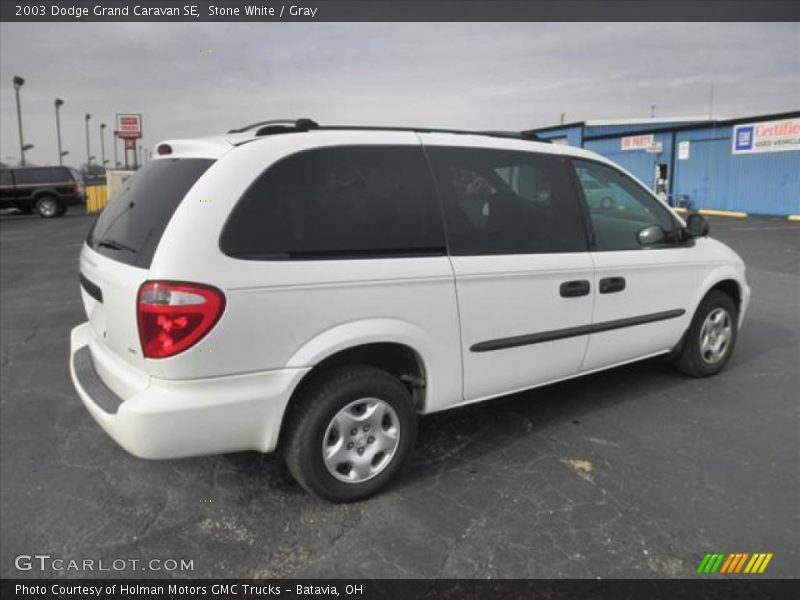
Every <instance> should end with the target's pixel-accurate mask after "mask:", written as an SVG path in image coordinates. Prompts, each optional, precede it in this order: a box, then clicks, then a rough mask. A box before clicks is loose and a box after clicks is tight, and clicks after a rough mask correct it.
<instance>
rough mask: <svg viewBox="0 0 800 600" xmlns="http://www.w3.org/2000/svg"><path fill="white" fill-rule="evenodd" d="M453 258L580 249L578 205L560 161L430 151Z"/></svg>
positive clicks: (583, 245)
mask: <svg viewBox="0 0 800 600" xmlns="http://www.w3.org/2000/svg"><path fill="white" fill-rule="evenodd" d="M426 150H427V152H428V156H429V158H430V160H431V164H432V166H433V170H434V173H435V175H436V179H437V183H438V185H439V193H440V194H441V197H442V201H443V204H444V212H445V219H446V224H447V241H448V247H449V249H450V253H451V254H454V255H481V254H539V253H552V252H585V251H586V250H587V242H586V234H585V228H584V223H583V218H582V215H581V209H580V204H579V201H578V199H577V197H576V196H575V193H574V191H573V187H572V186H571V182H570V180H569V175H568V172H567V171H566V168H565V166H564V164H563V163H562V159H561V157H560V156H555V155H549V154H538V153H535V152H527V151H515V150H493V149H485V148H461V147H442V146H431V147H428V148H427V149H426Z"/></svg>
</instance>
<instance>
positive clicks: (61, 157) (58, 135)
mask: <svg viewBox="0 0 800 600" xmlns="http://www.w3.org/2000/svg"><path fill="white" fill-rule="evenodd" d="M63 104H64V101H63V100H62V99H61V98H56V101H55V105H56V138H57V139H58V164H59V165H63V164H64V152H62V151H61V118H60V117H59V115H58V109H59V108H60V107H61V106H62V105H63Z"/></svg>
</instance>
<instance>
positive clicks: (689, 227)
mask: <svg viewBox="0 0 800 600" xmlns="http://www.w3.org/2000/svg"><path fill="white" fill-rule="evenodd" d="M686 235H687V236H688V237H690V238H696V237H703V236H706V235H708V221H706V220H705V218H704V217H703V215H698V214H697V213H692V214H691V215H689V216H688V217H686Z"/></svg>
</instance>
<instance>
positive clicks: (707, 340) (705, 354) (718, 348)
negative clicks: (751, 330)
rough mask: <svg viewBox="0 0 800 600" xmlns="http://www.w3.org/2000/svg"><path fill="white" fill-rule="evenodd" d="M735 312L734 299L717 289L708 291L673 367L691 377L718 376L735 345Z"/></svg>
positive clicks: (736, 312)
mask: <svg viewBox="0 0 800 600" xmlns="http://www.w3.org/2000/svg"><path fill="white" fill-rule="evenodd" d="M737 317H738V311H737V310H736V304H735V303H734V301H733V299H732V298H731V297H730V296H729V295H728V294H726V293H725V292H722V291H720V290H711V291H710V292H709V293H708V294H707V295H706V297H705V298H703V301H702V302H700V306H699V307H698V308H697V312H696V313H695V315H694V318H693V319H692V324H691V325H690V326H689V330H688V331H687V332H686V338H685V339H684V341H683V347H682V348H681V350H680V353H679V354H678V356H677V357H676V359H675V363H674V364H675V367H676V368H677V369H678V370H679V371H681V372H682V373H685V374H686V375H691V376H692V377H708V376H710V375H716V374H717V373H719V372H720V371H721V370H722V368H723V367H724V366H725V364H726V363H727V362H728V359H729V358H730V357H731V353H732V352H733V348H734V346H735V345H736V337H737V333H738V332H737V320H738V319H737Z"/></svg>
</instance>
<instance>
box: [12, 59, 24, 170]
mask: <svg viewBox="0 0 800 600" xmlns="http://www.w3.org/2000/svg"><path fill="white" fill-rule="evenodd" d="M23 85H25V80H24V79H23V78H22V77H20V76H19V75H14V92H15V93H16V96H17V122H18V123H19V165H20V166H21V167H24V166H25V142H24V141H23V139H22V110H21V109H20V107H19V88H21V87H22V86H23Z"/></svg>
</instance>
